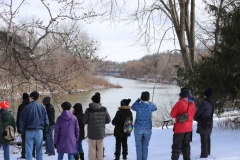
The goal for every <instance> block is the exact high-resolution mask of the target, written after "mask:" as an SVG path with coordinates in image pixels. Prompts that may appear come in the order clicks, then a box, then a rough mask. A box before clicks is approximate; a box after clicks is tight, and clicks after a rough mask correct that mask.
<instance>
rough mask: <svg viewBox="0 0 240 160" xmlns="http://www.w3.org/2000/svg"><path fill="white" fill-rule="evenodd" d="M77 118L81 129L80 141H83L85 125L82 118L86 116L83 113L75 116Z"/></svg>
mask: <svg viewBox="0 0 240 160" xmlns="http://www.w3.org/2000/svg"><path fill="white" fill-rule="evenodd" d="M74 115H75V116H76V117H77V120H78V126H79V129H80V136H79V139H80V140H83V139H84V138H85V130H84V128H85V124H83V122H82V117H83V116H84V114H83V113H79V114H74Z"/></svg>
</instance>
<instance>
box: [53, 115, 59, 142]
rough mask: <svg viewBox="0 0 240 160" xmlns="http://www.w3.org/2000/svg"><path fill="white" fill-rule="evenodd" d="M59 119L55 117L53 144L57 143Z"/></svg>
mask: <svg viewBox="0 0 240 160" xmlns="http://www.w3.org/2000/svg"><path fill="white" fill-rule="evenodd" d="M59 130H60V128H59V121H58V119H57V121H56V124H55V127H54V145H57V144H58V137H59Z"/></svg>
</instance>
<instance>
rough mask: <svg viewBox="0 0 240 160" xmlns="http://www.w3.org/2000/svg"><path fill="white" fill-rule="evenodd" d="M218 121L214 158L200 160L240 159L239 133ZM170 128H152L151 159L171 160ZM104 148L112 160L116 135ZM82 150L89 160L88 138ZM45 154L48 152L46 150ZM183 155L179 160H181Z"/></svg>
mask: <svg viewBox="0 0 240 160" xmlns="http://www.w3.org/2000/svg"><path fill="white" fill-rule="evenodd" d="M219 120H222V118H221V119H219V118H215V119H214V128H213V132H212V135H211V139H212V147H211V155H210V156H209V158H205V159H203V158H202V159H201V160H212V159H217V160H240V149H239V148H240V130H222V129H220V128H219V127H218V124H217V122H218V121H219ZM168 128H169V129H166V128H164V129H161V128H153V130H152V137H151V140H150V144H149V153H148V159H149V160H159V159H161V160H170V159H171V145H172V135H173V132H172V126H169V127H168ZM196 128H197V126H196V122H194V124H193V141H192V142H191V159H192V160H196V159H199V160H200V158H199V156H200V151H201V149H200V147H201V143H200V136H199V134H197V133H196ZM104 147H105V158H104V160H113V159H114V151H115V149H114V148H115V138H114V136H108V137H106V138H105V139H104ZM83 149H84V152H85V159H88V152H87V151H88V143H87V139H86V140H84V141H83ZM10 150H11V160H16V159H17V157H20V147H17V146H10ZM43 152H45V149H44V148H43ZM3 159H4V158H3V150H2V148H1V149H0V160H3ZM43 159H44V160H53V159H57V154H56V155H55V156H47V155H45V154H44V156H43ZM128 159H129V160H135V159H136V152H135V140H134V133H132V134H131V136H130V137H129V139H128ZM182 159H183V158H182V156H180V158H179V160H182ZM64 160H67V155H66V154H65V156H64Z"/></svg>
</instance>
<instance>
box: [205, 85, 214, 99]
mask: <svg viewBox="0 0 240 160" xmlns="http://www.w3.org/2000/svg"><path fill="white" fill-rule="evenodd" d="M203 94H204V96H205V97H206V98H212V88H211V87H208V88H207V89H205V90H204V92H203Z"/></svg>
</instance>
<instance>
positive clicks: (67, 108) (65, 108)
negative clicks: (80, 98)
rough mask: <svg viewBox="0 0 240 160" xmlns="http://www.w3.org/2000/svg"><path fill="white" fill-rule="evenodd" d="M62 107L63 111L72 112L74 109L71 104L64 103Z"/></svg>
mask: <svg viewBox="0 0 240 160" xmlns="http://www.w3.org/2000/svg"><path fill="white" fill-rule="evenodd" d="M61 107H62V109H63V110H70V109H71V107H72V105H71V103H70V102H68V101H65V102H63V103H62V104H61Z"/></svg>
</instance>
